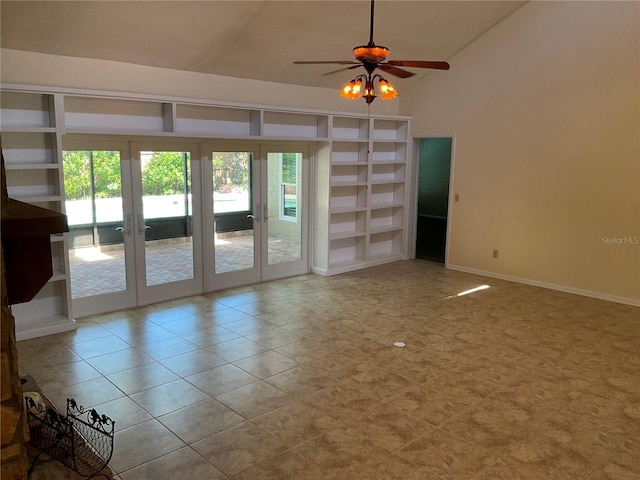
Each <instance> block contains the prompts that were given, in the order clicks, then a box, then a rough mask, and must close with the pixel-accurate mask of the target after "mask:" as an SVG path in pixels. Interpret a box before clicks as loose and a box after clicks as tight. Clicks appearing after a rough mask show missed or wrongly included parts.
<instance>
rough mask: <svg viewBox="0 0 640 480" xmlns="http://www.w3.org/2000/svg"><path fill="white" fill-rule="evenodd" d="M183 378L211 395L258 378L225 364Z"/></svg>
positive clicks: (252, 381)
mask: <svg viewBox="0 0 640 480" xmlns="http://www.w3.org/2000/svg"><path fill="white" fill-rule="evenodd" d="M185 380H186V381H188V382H189V383H192V384H193V385H195V386H196V387H198V388H199V389H200V390H202V391H204V392H206V393H208V394H209V395H211V396H212V397H215V396H216V395H222V394H223V393H225V392H229V391H231V390H234V389H236V388H239V387H242V386H244V385H248V384H250V383H254V382H257V381H258V380H259V379H258V378H257V377H254V376H253V375H251V374H250V373H247V372H245V371H244V370H242V369H240V368H238V367H236V366H234V365H231V364H227V365H222V366H220V367H216V368H212V369H211V370H205V371H204V372H200V373H196V374H195V375H190V376H188V377H185Z"/></svg>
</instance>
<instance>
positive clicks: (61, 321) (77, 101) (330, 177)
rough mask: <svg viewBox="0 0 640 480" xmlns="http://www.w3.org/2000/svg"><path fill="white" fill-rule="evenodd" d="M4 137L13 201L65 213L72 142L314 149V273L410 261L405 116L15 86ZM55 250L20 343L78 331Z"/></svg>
mask: <svg viewBox="0 0 640 480" xmlns="http://www.w3.org/2000/svg"><path fill="white" fill-rule="evenodd" d="M0 131H1V133H2V142H3V150H4V153H5V161H6V175H7V185H8V192H9V196H10V197H12V198H15V199H17V200H22V201H25V202H29V203H33V204H35V205H38V206H42V207H46V208H49V209H53V210H56V211H59V212H63V213H64V183H63V172H62V165H61V163H60V159H61V157H62V147H61V146H62V138H63V136H64V135H67V134H91V135H126V136H127V137H139V136H144V137H148V136H161V137H168V138H171V137H175V138H197V139H239V140H264V141H268V140H287V141H304V142H313V143H314V144H315V145H316V147H317V148H316V156H315V171H314V175H313V178H314V182H315V185H314V189H313V190H314V198H313V199H312V206H311V207H312V208H311V211H312V212H313V215H312V217H313V237H312V238H313V252H314V253H313V257H312V266H311V267H312V270H313V271H314V272H316V273H320V274H324V275H333V274H337V273H342V272H346V271H350V270H354V269H358V268H364V267H367V266H373V265H378V264H380V263H385V262H390V261H394V260H398V259H402V258H405V251H406V243H407V238H406V236H407V234H406V232H407V219H406V212H407V208H406V202H407V194H408V186H407V183H406V182H407V172H408V171H409V168H408V165H407V162H408V158H409V146H410V143H409V120H408V118H405V117H384V118H378V117H365V116H361V115H350V114H340V113H338V114H337V113H332V112H324V113H323V112H321V113H318V112H311V111H304V110H302V109H290V110H286V111H285V110H281V111H280V110H277V109H273V108H265V107H258V106H250V105H249V106H247V105H228V104H224V105H223V104H215V103H214V102H210V101H202V102H199V101H195V100H194V101H192V100H191V99H188V100H187V99H173V98H168V99H165V98H162V99H156V98H150V97H148V96H147V97H144V96H140V98H136V97H135V96H133V95H130V94H121V95H119V96H117V95H114V94H112V93H109V92H86V91H67V90H59V91H52V92H50V91H47V90H46V89H37V88H35V87H28V86H16V85H11V86H3V90H2V98H1V116H0ZM51 245H52V251H53V258H54V260H53V261H54V276H53V277H52V278H51V280H50V281H49V283H48V284H47V286H46V287H45V288H44V289H43V290H42V291H41V292H40V293H39V294H38V296H37V297H36V299H34V300H33V301H32V302H29V303H28V304H21V305H16V306H15V307H14V314H15V316H16V319H17V322H16V325H17V332H18V336H19V337H21V338H28V337H29V336H35V335H36V334H38V332H39V334H42V333H43V332H44V333H53V332H54V331H60V330H61V329H68V328H73V327H74V321H73V315H72V312H71V296H70V287H69V285H70V282H69V278H68V271H69V262H68V257H67V236H66V234H65V235H56V236H54V237H52V243H51Z"/></svg>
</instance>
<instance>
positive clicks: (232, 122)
mask: <svg viewBox="0 0 640 480" xmlns="http://www.w3.org/2000/svg"><path fill="white" fill-rule="evenodd" d="M260 123H261V112H260V111H259V110H244V109H239V108H219V107H211V106H203V105H182V104H179V105H177V106H176V128H175V132H176V133H178V134H188V135H201V136H223V137H253V136H259V135H260V133H261V128H260Z"/></svg>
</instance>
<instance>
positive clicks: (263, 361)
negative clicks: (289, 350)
mask: <svg viewBox="0 0 640 480" xmlns="http://www.w3.org/2000/svg"><path fill="white" fill-rule="evenodd" d="M233 364H234V365H235V366H236V367H240V368H241V369H243V370H246V371H247V372H249V373H250V374H251V375H255V376H256V377H258V378H266V377H271V376H272V375H276V374H278V373H282V372H284V371H286V370H289V369H291V368H293V367H296V366H297V365H298V362H296V361H294V360H291V359H290V358H289V357H285V356H284V355H282V354H280V353H277V352H274V351H273V350H270V351H268V352H262V353H258V354H256V355H252V356H250V357H246V358H242V359H240V360H236V361H235V362H233Z"/></svg>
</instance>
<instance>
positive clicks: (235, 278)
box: [202, 141, 312, 291]
mask: <svg viewBox="0 0 640 480" xmlns="http://www.w3.org/2000/svg"><path fill="white" fill-rule="evenodd" d="M202 152H203V156H202V157H203V161H204V164H203V169H202V172H203V175H202V178H203V187H202V191H203V197H202V198H203V199H205V203H204V206H203V214H204V231H205V236H204V237H205V238H204V248H205V251H206V252H207V253H209V252H212V253H211V254H207V255H205V258H206V262H207V276H206V282H205V283H206V290H207V291H215V290H220V289H222V288H229V287H235V286H240V285H249V284H252V283H257V282H260V281H267V280H273V279H277V278H284V277H288V276H294V275H300V274H303V273H307V272H309V268H310V263H309V226H310V219H309V200H310V194H309V191H310V183H311V182H310V171H311V168H310V163H311V153H312V148H311V145H309V144H306V143H299V142H275V141H274V142H250V141H237V142H235V141H233V142H232V141H210V142H209V141H208V142H204V143H203V144H202ZM212 152H251V153H252V165H251V176H252V190H253V194H252V197H251V201H252V202H253V205H252V209H253V213H254V216H255V218H254V228H253V236H254V244H253V245H254V249H253V252H254V267H253V268H251V269H245V270H237V271H232V272H225V273H221V274H217V275H216V274H215V265H214V256H215V255H214V253H213V252H215V238H214V235H215V234H214V231H215V230H214V224H213V222H214V215H213V202H212V201H211V202H210V201H208V199H212V198H213V182H212V181H211V179H212V178H213V165H212V159H211V153H212ZM273 152H300V153H302V155H303V160H302V173H301V175H302V189H301V190H302V202H301V205H302V208H301V221H302V222H303V223H302V226H301V228H302V238H301V242H302V243H301V250H302V251H301V258H300V260H298V261H296V262H288V263H282V264H274V265H268V255H267V253H268V252H267V245H268V228H267V222H268V217H269V213H268V212H267V216H266V217H265V205H266V202H265V196H266V192H267V154H268V153H273Z"/></svg>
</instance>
